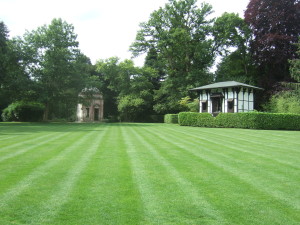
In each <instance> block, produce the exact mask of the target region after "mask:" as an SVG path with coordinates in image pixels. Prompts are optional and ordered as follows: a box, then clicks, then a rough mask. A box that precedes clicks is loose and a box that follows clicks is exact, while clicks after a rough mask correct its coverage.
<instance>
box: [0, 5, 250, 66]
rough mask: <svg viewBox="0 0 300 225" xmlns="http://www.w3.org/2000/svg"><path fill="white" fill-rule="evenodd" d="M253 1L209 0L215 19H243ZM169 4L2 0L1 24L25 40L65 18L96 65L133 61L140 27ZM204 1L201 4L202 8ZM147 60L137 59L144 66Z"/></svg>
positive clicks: (13, 35)
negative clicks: (235, 16) (227, 14)
mask: <svg viewBox="0 0 300 225" xmlns="http://www.w3.org/2000/svg"><path fill="white" fill-rule="evenodd" d="M249 1H250V0H205V2H207V3H209V4H211V5H212V6H213V10H214V13H213V16H214V17H218V16H220V15H222V13H223V12H234V13H239V15H240V16H241V17H243V15H244V11H245V9H246V7H247V5H248V3H249ZM167 2H168V0H0V21H3V22H4V23H5V25H6V26H7V28H8V30H9V31H10V33H9V35H10V37H15V36H23V34H24V33H25V31H26V30H28V31H32V30H35V29H36V28H37V27H40V26H43V25H45V24H50V23H51V21H52V19H53V18H61V19H62V20H64V21H66V22H67V23H69V24H72V25H73V26H74V28H75V33H76V34H77V35H78V37H77V40H78V41H79V48H80V50H81V51H82V52H83V53H84V54H85V55H86V56H88V57H89V58H90V59H91V61H92V63H95V62H96V61H97V60H99V59H107V58H110V57H114V56H117V57H119V58H120V59H121V60H124V59H129V58H131V53H130V52H129V46H130V45H131V44H132V43H133V42H134V40H135V36H136V33H137V31H138V30H139V24H140V23H141V22H146V21H148V19H149V16H150V14H151V13H152V12H153V11H154V10H157V9H159V7H164V5H165V4H166V3H167ZM201 2H203V1H202V0H198V3H197V4H198V5H199V6H200V4H201ZM143 61H144V58H143V56H141V57H139V58H136V59H134V62H135V65H137V66H142V65H143Z"/></svg>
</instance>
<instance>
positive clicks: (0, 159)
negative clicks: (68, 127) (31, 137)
mask: <svg viewBox="0 0 300 225" xmlns="http://www.w3.org/2000/svg"><path fill="white" fill-rule="evenodd" d="M67 135H70V133H62V134H60V135H57V134H56V135H55V137H52V136H54V135H51V138H47V139H46V140H45V141H38V140H36V139H35V141H38V143H37V144H34V145H32V146H28V147H23V148H21V149H20V150H18V151H13V152H11V153H8V154H6V155H4V156H2V157H0V163H1V162H3V161H6V160H8V159H11V158H14V157H17V156H20V155H22V154H25V153H26V152H28V151H31V150H34V149H38V148H39V147H40V146H44V145H45V144H47V143H49V142H52V141H57V140H59V139H61V138H65V136H67ZM43 139H44V138H43Z"/></svg>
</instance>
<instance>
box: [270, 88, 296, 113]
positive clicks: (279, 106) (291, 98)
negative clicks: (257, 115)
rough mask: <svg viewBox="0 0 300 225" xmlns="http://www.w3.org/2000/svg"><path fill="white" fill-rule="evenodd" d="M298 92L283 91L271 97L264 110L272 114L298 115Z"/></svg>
mask: <svg viewBox="0 0 300 225" xmlns="http://www.w3.org/2000/svg"><path fill="white" fill-rule="evenodd" d="M299 96H300V90H292V91H283V92H279V93H277V94H275V95H273V96H272V97H271V99H270V101H269V102H268V103H267V104H265V106H264V108H265V110H266V111H268V112H273V113H297V114H300V98H299Z"/></svg>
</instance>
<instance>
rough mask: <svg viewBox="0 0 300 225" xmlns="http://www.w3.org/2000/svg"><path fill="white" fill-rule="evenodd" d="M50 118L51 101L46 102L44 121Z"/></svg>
mask: <svg viewBox="0 0 300 225" xmlns="http://www.w3.org/2000/svg"><path fill="white" fill-rule="evenodd" d="M48 119H49V103H48V102H47V103H46V106H45V110H44V115H43V121H48Z"/></svg>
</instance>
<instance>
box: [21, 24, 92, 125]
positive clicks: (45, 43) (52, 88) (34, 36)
mask: <svg viewBox="0 0 300 225" xmlns="http://www.w3.org/2000/svg"><path fill="white" fill-rule="evenodd" d="M76 38H77V35H76V34H75V33H74V27H73V25H70V24H68V23H67V22H65V21H62V20H61V19H53V20H52V22H51V24H50V25H44V26H41V27H39V28H37V29H36V30H34V31H31V32H27V33H25V35H24V38H23V39H20V40H19V42H20V44H21V46H22V49H23V52H24V53H25V54H26V56H25V60H24V64H25V70H26V72H27V73H28V75H29V76H30V77H31V79H32V80H33V81H34V82H35V83H36V84H37V85H36V87H37V89H36V90H35V91H36V92H37V93H38V94H37V100H38V101H41V102H42V103H44V104H45V106H46V107H45V113H44V119H45V120H47V119H48V118H49V116H51V117H61V116H63V117H67V116H71V114H72V113H74V112H73V111H74V109H73V108H74V107H75V105H76V102H77V96H78V93H79V92H80V90H81V89H83V88H84V87H85V86H86V83H87V82H88V81H87V80H88V79H89V76H90V75H91V74H90V72H91V71H89V70H90V69H91V68H90V67H91V63H90V60H89V59H88V58H87V57H86V56H85V55H83V54H82V53H81V52H80V50H79V48H78V41H77V40H76ZM49 113H50V114H51V115H49Z"/></svg>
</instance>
